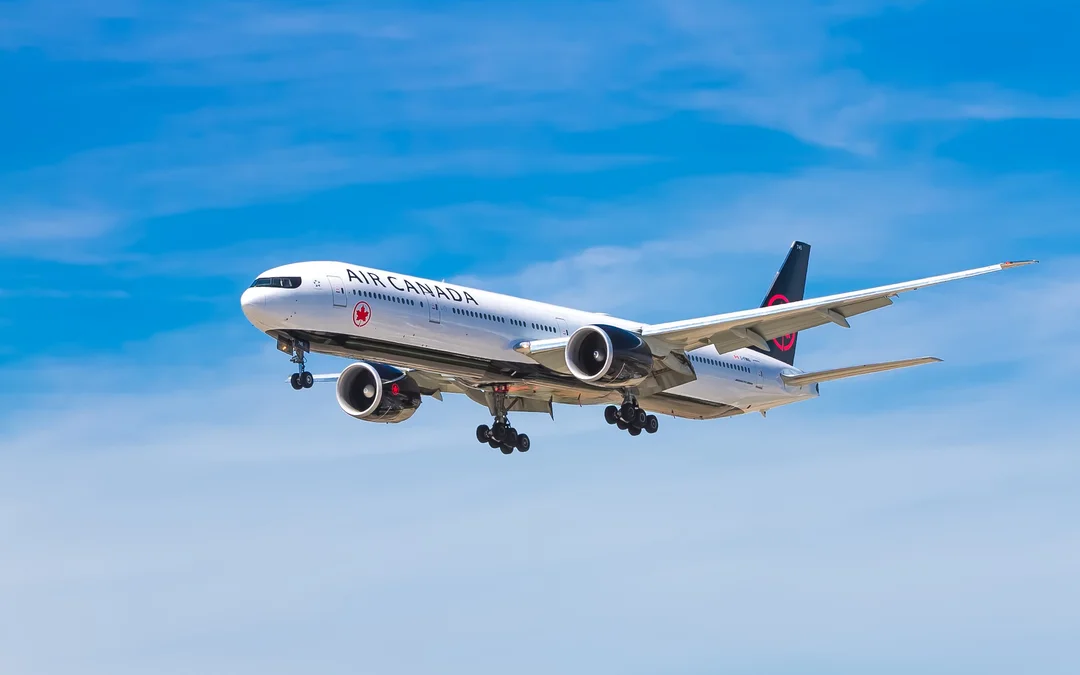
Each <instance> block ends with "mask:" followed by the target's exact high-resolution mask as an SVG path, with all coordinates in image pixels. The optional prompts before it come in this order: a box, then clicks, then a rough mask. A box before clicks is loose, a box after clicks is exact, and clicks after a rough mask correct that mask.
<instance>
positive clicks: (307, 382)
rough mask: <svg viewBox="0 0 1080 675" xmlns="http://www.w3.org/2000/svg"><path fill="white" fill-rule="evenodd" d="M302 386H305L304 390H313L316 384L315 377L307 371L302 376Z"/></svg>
mask: <svg viewBox="0 0 1080 675" xmlns="http://www.w3.org/2000/svg"><path fill="white" fill-rule="evenodd" d="M300 384H302V385H303V386H304V389H311V386H312V385H313V384H315V376H314V375H312V374H311V373H309V372H307V371H306V370H305V371H304V372H303V373H301V374H300Z"/></svg>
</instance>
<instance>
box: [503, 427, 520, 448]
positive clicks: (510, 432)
mask: <svg viewBox="0 0 1080 675" xmlns="http://www.w3.org/2000/svg"><path fill="white" fill-rule="evenodd" d="M517 441H518V432H517V430H516V429H514V427H510V428H509V429H507V430H506V433H505V434H503V440H502V442H503V445H504V446H507V445H509V446H510V448H511V449H513V448H514V447H516V446H517Z"/></svg>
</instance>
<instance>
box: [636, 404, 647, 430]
mask: <svg viewBox="0 0 1080 675" xmlns="http://www.w3.org/2000/svg"><path fill="white" fill-rule="evenodd" d="M648 419H649V413H647V412H645V411H644V410H642V409H641V408H638V409H637V410H636V411H635V412H634V426H636V427H638V428H639V429H643V428H645V422H646V420H648Z"/></svg>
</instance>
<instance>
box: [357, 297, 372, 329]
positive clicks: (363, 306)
mask: <svg viewBox="0 0 1080 675" xmlns="http://www.w3.org/2000/svg"><path fill="white" fill-rule="evenodd" d="M369 319H371V307H369V306H368V304H367V303H366V302H358V303H356V307H354V308H353V323H354V324H356V327H357V328H363V327H364V326H365V325H366V324H367V322H368V320H369Z"/></svg>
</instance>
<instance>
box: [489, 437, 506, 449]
mask: <svg viewBox="0 0 1080 675" xmlns="http://www.w3.org/2000/svg"><path fill="white" fill-rule="evenodd" d="M487 444H488V445H490V446H491V447H493V448H501V447H502V443H500V442H498V441H496V440H495V439H494V438H493V439H491V440H489V441H488V442H487Z"/></svg>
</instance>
